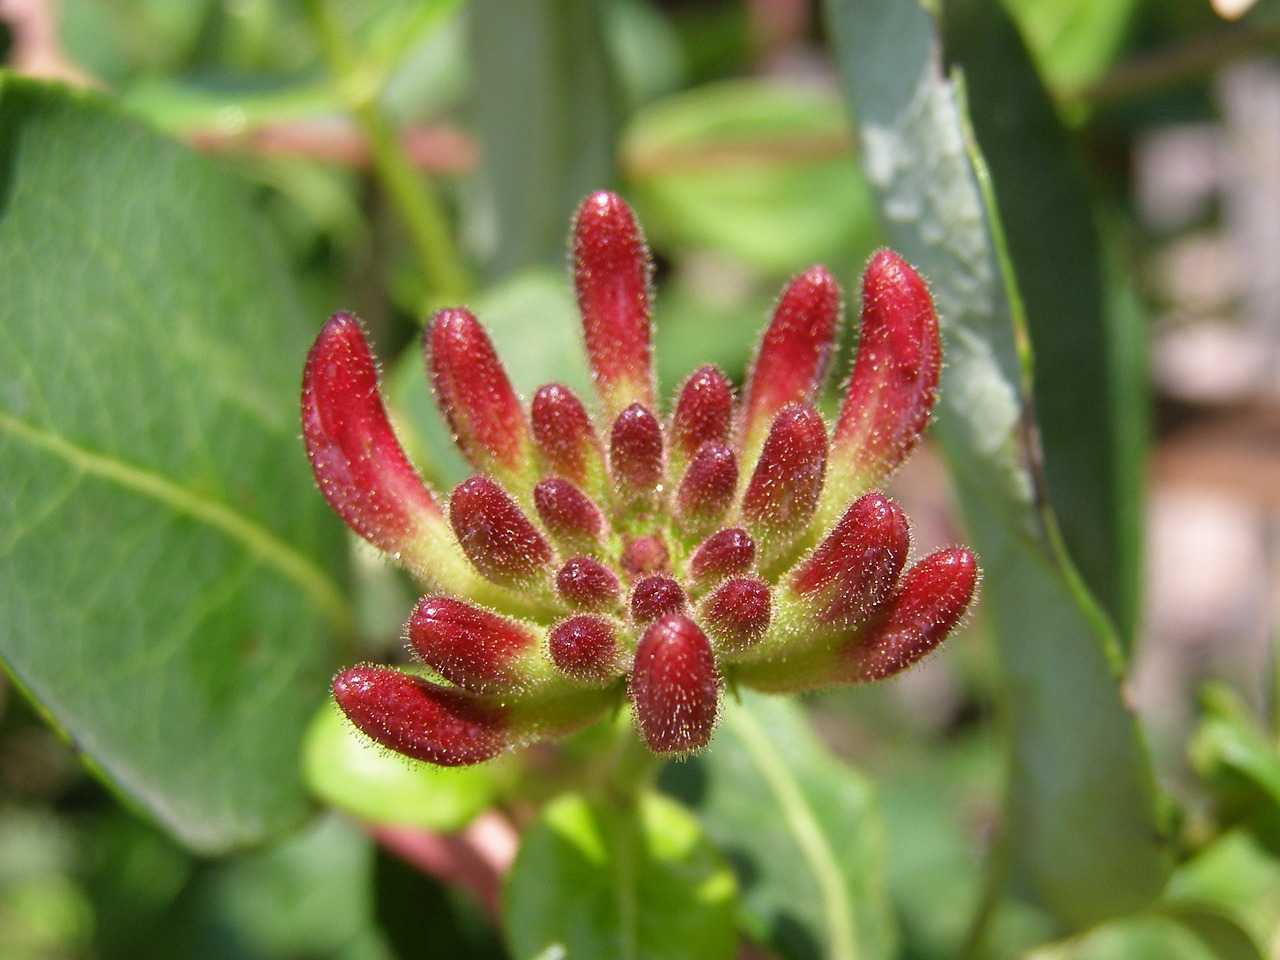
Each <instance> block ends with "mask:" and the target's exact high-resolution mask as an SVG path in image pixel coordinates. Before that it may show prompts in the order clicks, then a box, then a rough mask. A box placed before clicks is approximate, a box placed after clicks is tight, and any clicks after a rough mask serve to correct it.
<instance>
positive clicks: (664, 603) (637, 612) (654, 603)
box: [631, 576, 685, 624]
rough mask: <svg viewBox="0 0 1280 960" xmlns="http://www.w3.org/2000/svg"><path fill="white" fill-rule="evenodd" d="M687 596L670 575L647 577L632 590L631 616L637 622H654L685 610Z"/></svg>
mask: <svg viewBox="0 0 1280 960" xmlns="http://www.w3.org/2000/svg"><path fill="white" fill-rule="evenodd" d="M684 605H685V596H684V591H683V590H681V589H680V584H678V583H676V582H675V581H674V580H672V579H671V578H670V577H663V576H656V577H645V578H644V579H643V580H641V581H640V582H639V583H637V584H636V585H635V587H634V588H633V589H632V590H631V616H632V618H633V619H634V620H635V622H636V623H640V624H644V623H652V622H653V621H654V620H657V619H658V618H659V617H665V616H667V615H668V614H672V613H681V612H683V611H684Z"/></svg>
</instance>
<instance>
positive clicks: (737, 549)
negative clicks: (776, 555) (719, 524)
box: [689, 527, 756, 587]
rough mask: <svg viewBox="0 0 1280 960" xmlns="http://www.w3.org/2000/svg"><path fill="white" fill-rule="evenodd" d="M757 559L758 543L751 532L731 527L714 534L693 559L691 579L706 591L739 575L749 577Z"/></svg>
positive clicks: (690, 566)
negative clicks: (747, 575)
mask: <svg viewBox="0 0 1280 960" xmlns="http://www.w3.org/2000/svg"><path fill="white" fill-rule="evenodd" d="M755 558H756V545H755V541H753V540H752V539H751V535H750V534H749V533H747V531H745V530H743V529H740V528H739V527H730V528H728V529H727V530H719V531H717V532H715V533H713V534H712V535H711V536H709V537H707V539H705V540H703V541H702V543H700V544H698V549H696V550H695V551H694V552H693V556H692V557H690V558H689V576H690V578H691V579H692V581H693V584H694V586H695V587H703V586H706V585H707V584H710V583H714V582H715V581H717V580H721V579H723V578H724V577H729V576H732V575H734V574H736V573H746V572H747V571H748V570H750V569H751V564H752V563H753V562H754V561H755Z"/></svg>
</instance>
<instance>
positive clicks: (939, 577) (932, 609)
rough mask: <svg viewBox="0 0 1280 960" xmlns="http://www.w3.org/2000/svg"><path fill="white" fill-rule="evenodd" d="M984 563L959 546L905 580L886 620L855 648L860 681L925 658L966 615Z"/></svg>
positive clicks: (854, 675)
mask: <svg viewBox="0 0 1280 960" xmlns="http://www.w3.org/2000/svg"><path fill="white" fill-rule="evenodd" d="M979 577H980V572H979V570H978V561H977V560H976V559H975V558H974V556H973V554H972V553H970V552H969V551H968V550H965V549H963V548H960V547H953V548H950V549H947V550H939V551H938V552H936V553H932V554H930V555H929V556H927V557H925V558H924V559H923V560H921V561H920V562H919V563H917V564H916V565H915V566H913V567H912V568H911V569H910V570H908V571H907V572H906V575H905V576H903V578H902V584H901V586H900V587H899V588H898V592H897V594H896V595H895V596H894V598H893V600H892V601H891V602H890V605H889V607H888V609H887V611H886V614H885V616H884V619H883V620H881V621H880V623H878V624H877V625H876V626H875V627H874V628H872V629H871V630H870V631H868V632H867V633H866V634H864V635H863V636H862V637H861V638H859V640H858V642H857V643H856V644H855V645H854V647H853V649H852V650H851V651H850V653H851V656H852V660H853V664H852V666H853V671H852V676H851V678H850V679H852V680H853V681H855V682H863V681H871V680H879V679H881V678H883V677H888V676H891V675H893V674H895V673H898V672H900V671H902V670H905V669H906V668H907V667H909V666H911V665H912V664H913V663H916V662H917V661H918V660H920V659H921V658H922V657H923V656H925V654H927V653H929V651H931V650H933V649H934V648H935V647H936V646H938V644H940V643H941V642H942V641H943V640H945V639H946V638H947V635H948V634H949V633H950V632H951V631H952V630H954V629H955V627H956V626H957V625H958V624H959V623H960V621H961V620H962V619H963V618H964V615H965V612H966V611H967V610H968V609H969V604H970V602H971V601H972V600H973V595H974V592H975V591H976V590H977V587H978V579H979Z"/></svg>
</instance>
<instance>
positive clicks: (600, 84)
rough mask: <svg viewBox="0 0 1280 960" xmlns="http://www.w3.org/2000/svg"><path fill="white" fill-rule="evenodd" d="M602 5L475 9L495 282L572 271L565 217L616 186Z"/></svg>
mask: <svg viewBox="0 0 1280 960" xmlns="http://www.w3.org/2000/svg"><path fill="white" fill-rule="evenodd" d="M606 6H607V5H606V4H605V3H603V2H602V0H474V2H473V3H471V4H470V5H469V6H468V14H469V16H470V18H471V38H472V46H471V54H472V66H473V69H474V71H475V72H474V77H473V80H474V85H473V88H472V94H473V106H474V117H475V129H476V134H477V136H478V137H479V140H480V146H481V169H480V171H479V183H480V186H481V191H480V193H481V195H482V196H483V205H484V210H483V212H482V214H481V216H480V217H479V218H478V221H477V222H483V223H484V224H485V228H484V234H485V235H484V236H483V237H481V238H479V239H480V240H481V242H482V245H483V246H484V247H485V248H486V252H492V254H493V258H492V270H491V274H492V276H493V277H494V278H495V279H496V278H501V277H502V276H505V275H506V274H507V273H509V272H510V271H512V270H515V269H519V268H521V267H528V266H533V265H535V264H559V263H562V262H563V259H562V258H563V255H564V254H563V251H564V237H565V218H566V216H567V213H568V211H571V210H573V209H574V208H575V207H576V206H577V204H578V201H580V200H581V199H582V197H583V196H584V195H585V194H587V193H588V192H589V191H591V190H595V189H598V188H600V187H606V186H609V184H610V182H611V181H612V180H613V141H614V135H615V127H616V124H617V119H616V113H615V107H614V100H615V93H616V91H615V86H616V84H615V82H614V78H613V75H612V66H611V64H610V62H609V59H608V56H607V53H608V46H607V44H606V43H605V39H604V36H605V35H604V27H603V23H602V18H603V11H604V9H605V7H606Z"/></svg>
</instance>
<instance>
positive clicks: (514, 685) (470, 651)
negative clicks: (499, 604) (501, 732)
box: [407, 596, 538, 693]
mask: <svg viewBox="0 0 1280 960" xmlns="http://www.w3.org/2000/svg"><path fill="white" fill-rule="evenodd" d="M407 632H408V636H409V643H410V645H411V646H412V647H413V650H414V652H415V653H417V655H418V656H419V657H421V658H422V661H423V663H425V664H426V665H427V666H429V667H431V668H432V669H433V670H435V671H436V672H437V673H439V674H440V676H442V677H444V678H445V679H446V680H448V681H449V682H450V683H456V684H457V685H458V686H460V687H463V688H464V689H467V690H470V691H472V692H473V693H509V692H510V691H511V690H512V689H519V688H521V687H526V686H528V685H529V684H530V683H531V681H532V680H534V679H535V676H534V675H533V674H534V672H533V671H531V664H530V663H529V662H528V660H529V655H530V654H536V653H537V651H538V635H537V634H536V633H534V631H533V630H531V629H530V628H529V627H526V626H524V625H523V624H520V623H518V622H516V621H514V620H508V619H507V618H506V617H503V616H499V615H498V614H496V613H492V612H491V611H488V610H482V609H480V608H479V607H473V606H472V605H471V604H469V603H464V602H463V601H461V600H455V599H453V598H452V597H435V596H426V597H423V598H422V599H421V600H419V601H418V605H417V606H416V607H415V608H414V610H413V615H412V616H410V617H409V623H408V627H407Z"/></svg>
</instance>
